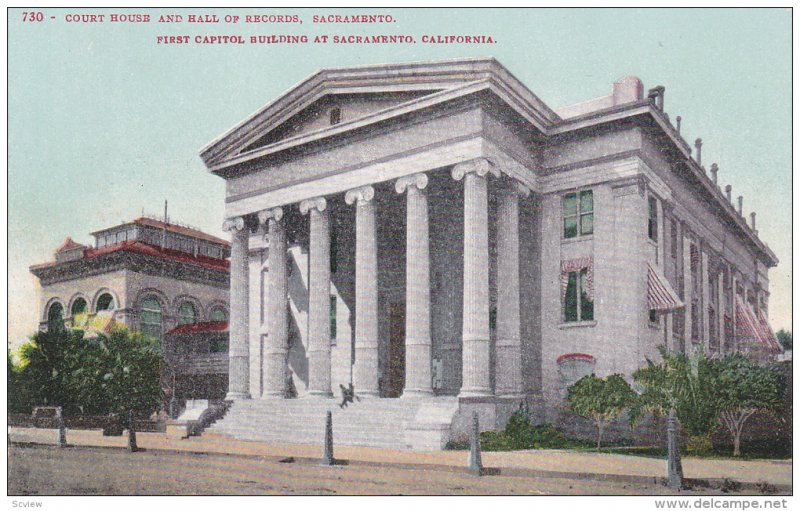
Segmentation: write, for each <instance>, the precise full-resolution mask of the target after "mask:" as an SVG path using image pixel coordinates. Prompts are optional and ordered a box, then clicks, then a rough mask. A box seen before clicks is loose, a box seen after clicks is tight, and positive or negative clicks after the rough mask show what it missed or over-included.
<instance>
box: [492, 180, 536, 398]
mask: <svg viewBox="0 0 800 511" xmlns="http://www.w3.org/2000/svg"><path fill="white" fill-rule="evenodd" d="M529 193H530V190H528V189H527V188H526V187H525V186H523V185H521V184H520V183H517V182H514V183H508V184H507V186H505V187H503V189H501V190H500V192H499V197H498V203H497V340H496V344H495V351H496V356H495V382H496V385H495V386H496V389H497V394H498V395H500V396H507V397H521V396H524V391H523V385H522V345H521V342H522V341H521V340H520V312H519V197H520V195H522V196H527V195H528V194H529Z"/></svg>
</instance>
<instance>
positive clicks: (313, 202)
mask: <svg viewBox="0 0 800 511" xmlns="http://www.w3.org/2000/svg"><path fill="white" fill-rule="evenodd" d="M327 207H328V201H327V200H325V197H314V198H313V199H306V200H304V201H301V202H300V213H302V214H304V215H307V214H308V212H309V211H311V210H312V209H316V210H317V211H319V212H320V213H322V212H323V211H325V208H327Z"/></svg>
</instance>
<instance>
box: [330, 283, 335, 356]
mask: <svg viewBox="0 0 800 511" xmlns="http://www.w3.org/2000/svg"><path fill="white" fill-rule="evenodd" d="M330 315H331V316H330V318H331V319H330V321H331V344H336V295H331V312H330Z"/></svg>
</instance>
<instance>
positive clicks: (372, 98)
mask: <svg viewBox="0 0 800 511" xmlns="http://www.w3.org/2000/svg"><path fill="white" fill-rule="evenodd" d="M438 90H440V89H433V90H415V91H396V92H368V93H350V94H327V95H325V96H323V97H322V98H320V99H318V100H316V101H314V102H313V103H312V104H310V105H308V106H307V107H306V108H304V109H303V110H302V111H300V112H299V113H297V114H296V115H294V116H293V117H291V118H289V119H287V120H286V121H285V122H283V123H282V124H280V125H278V126H276V127H275V128H273V129H271V130H270V131H268V132H267V133H265V134H264V135H261V136H259V137H258V138H257V139H256V140H254V141H253V142H251V143H250V144H248V145H246V146H245V147H244V148H243V149H242V150H241V151H239V154H245V153H247V152H250V151H252V150H255V149H258V148H261V147H266V146H268V145H270V144H274V143H276V142H280V141H281V140H286V139H289V138H292V137H296V136H299V135H304V134H307V133H311V132H314V131H317V130H321V129H324V128H327V127H330V126H335V125H337V124H341V123H343V122H348V121H353V120H356V119H361V118H364V117H367V116H370V115H372V114H374V113H376V112H380V111H382V110H385V109H387V108H391V107H394V106H398V105H400V104H403V103H406V102H408V101H412V100H414V99H418V98H421V97H423V96H427V95H429V94H432V93H434V92H438Z"/></svg>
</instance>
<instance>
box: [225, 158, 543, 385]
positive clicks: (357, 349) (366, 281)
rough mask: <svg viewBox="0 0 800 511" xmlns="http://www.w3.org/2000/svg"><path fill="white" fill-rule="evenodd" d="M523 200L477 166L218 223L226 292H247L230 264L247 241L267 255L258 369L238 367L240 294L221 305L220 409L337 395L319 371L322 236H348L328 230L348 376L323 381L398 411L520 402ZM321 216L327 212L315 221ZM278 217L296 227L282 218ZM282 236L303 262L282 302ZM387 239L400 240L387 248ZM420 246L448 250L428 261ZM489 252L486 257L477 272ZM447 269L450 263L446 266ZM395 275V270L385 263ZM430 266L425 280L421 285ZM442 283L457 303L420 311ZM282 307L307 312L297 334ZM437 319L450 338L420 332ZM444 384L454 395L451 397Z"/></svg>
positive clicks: (324, 353)
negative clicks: (296, 362)
mask: <svg viewBox="0 0 800 511" xmlns="http://www.w3.org/2000/svg"><path fill="white" fill-rule="evenodd" d="M529 192H530V190H529V189H528V188H527V187H526V186H525V185H524V184H523V183H521V182H519V181H518V180H516V179H514V178H513V177H510V176H508V175H504V174H503V173H502V171H501V169H500V168H499V166H498V165H496V164H495V163H494V162H493V161H492V160H490V159H489V158H486V157H478V158H473V159H470V160H466V161H462V162H459V163H457V164H455V165H452V166H449V167H445V168H443V169H429V170H427V171H426V172H414V173H409V174H406V175H403V176H400V177H397V178H395V179H391V180H387V181H384V182H378V183H375V182H372V183H366V184H363V185H361V186H357V187H353V188H349V189H347V190H344V192H343V193H342V192H340V193H338V194H337V193H333V194H329V195H323V196H320V195H316V196H311V197H307V198H303V199H301V200H299V201H294V202H291V203H281V204H279V205H276V204H270V205H269V206H270V207H267V208H265V209H262V210H259V211H255V212H252V213H249V214H245V215H241V216H237V217H232V218H229V219H228V220H227V221H226V226H227V227H228V228H229V229H231V230H232V231H234V232H235V233H236V235H234V236H233V237H232V244H233V247H232V262H231V272H232V279H233V280H232V282H235V283H239V282H247V283H251V284H257V283H256V282H254V280H257V279H254V276H252V275H250V266H249V265H248V264H242V262H241V261H240V258H241V257H242V256H241V254H246V253H247V252H248V250H249V239H250V238H251V237H256V236H261V237H265V239H266V242H267V248H266V252H267V256H266V261H267V264H266V266H267V272H266V275H265V277H264V283H263V284H264V285H260V284H259V285H258V287H259V288H260V289H263V296H262V297H260V298H261V299H262V300H263V303H264V304H266V305H265V307H264V312H265V314H264V316H263V324H264V325H266V332H267V334H266V339H265V342H264V345H263V356H262V357H261V358H260V365H261V367H255V368H250V367H247V364H249V363H250V362H251V361H252V360H253V357H250V351H251V350H253V349H254V347H252V346H251V345H250V339H251V338H252V336H251V335H250V332H249V329H245V328H242V327H239V325H240V323H238V322H237V321H241V320H239V319H238V318H241V317H243V316H247V317H249V316H250V315H249V314H248V311H250V310H251V304H250V303H248V301H249V300H248V298H250V297H251V296H252V295H251V294H250V293H244V294H243V296H240V297H239V300H237V301H236V302H235V303H233V302H232V307H235V308H236V310H235V311H234V310H233V309H232V311H231V320H232V330H231V331H232V335H231V354H232V355H231V367H232V369H233V366H234V365H235V366H236V368H235V370H232V371H231V373H230V374H231V381H230V388H231V392H232V394H231V397H232V398H238V399H241V398H246V397H248V394H249V397H251V398H254V399H258V398H276V397H277V398H287V397H290V396H291V397H294V396H298V395H299V396H309V397H318V398H329V397H331V396H333V395H334V394H338V385H339V384H345V385H346V384H347V383H349V382H343V381H333V380H332V377H331V374H332V366H333V365H334V364H336V363H337V362H335V361H333V360H332V349H331V342H332V341H331V317H332V316H335V314H332V309H331V307H332V303H333V302H334V301H333V300H332V299H331V296H332V294H331V288H332V285H331V282H332V281H331V261H332V258H333V259H338V258H339V256H338V253H337V254H333V255H332V254H331V246H332V244H331V227H330V226H331V223H334V224H344V225H348V224H349V225H354V229H353V234H354V236H353V234H350V235H347V234H345V235H344V236H342V234H344V231H346V229H340V230H341V231H343V232H342V233H339V235H338V236H337V243H336V245H337V246H336V251H337V252H350V254H351V255H350V256H349V258H351V259H352V260H353V262H354V264H353V266H354V267H353V268H352V271H351V272H350V273H351V274H352V275H345V273H346V270H345V272H341V271H340V273H339V275H338V279H339V280H350V281H353V282H354V292H353V293H352V297H351V296H348V295H349V293H347V292H346V291H345V290H344V289H342V290H341V291H339V293H338V296H341V298H342V301H343V302H344V303H345V305H346V306H347V307H348V308H349V309H350V310H352V311H353V312H354V314H353V317H354V325H353V326H354V334H353V336H352V342H353V346H352V353H353V356H352V358H351V359H350V360H345V363H348V362H351V363H352V371H350V368H344V371H342V369H343V368H342V367H339V368H338V369H339V371H337V372H338V373H340V374H341V373H342V372H344V373H348V372H351V374H352V383H353V384H354V387H355V389H356V393H357V394H358V395H359V396H361V397H380V396H384V397H389V396H396V395H398V394H399V395H401V396H402V397H403V398H406V399H408V398H414V397H427V396H434V395H440V394H443V395H447V394H450V395H453V394H456V395H458V396H460V397H463V398H491V397H493V396H508V397H514V398H522V399H524V397H525V392H524V388H523V379H522V374H521V367H522V365H523V362H522V352H521V349H520V346H521V330H520V328H521V326H520V290H519V278H518V276H519V232H518V230H519V227H518V226H519V207H518V201H519V199H520V197H526V196H527V195H528V194H529ZM329 204H335V205H337V207H336V208H329ZM454 205H455V206H456V207H455V208H454V207H453V206H454ZM288 211H297V212H298V213H299V214H297V215H288V214H285V212H288ZM431 211H433V212H434V214H438V215H440V216H439V217H437V218H436V219H434V222H433V223H434V226H433V229H431V226H430V216H431ZM379 224H381V228H379ZM445 224H447V225H445ZM458 224H461V225H460V226H459V229H458V230H459V231H460V232H459V233H458V236H454V234H456V233H455V232H453V230H452V229H451V228H450V226H451V225H458ZM244 226H250V228H249V235H248V236H244V235H241V234H239V233H241V232H243V231H244V230H245V229H244ZM397 226H400V229H398V228H397ZM237 228H238V229H240V230H236V229H237ZM287 232H292V233H293V237H292V240H291V243H292V244H294V245H297V246H298V247H300V251H301V252H303V251H306V252H307V254H308V255H307V270H305V271H304V270H303V269H301V270H300V271H301V273H306V274H307V285H306V293H305V294H306V296H303V292H302V291H297V290H295V289H294V288H293V289H291V290H290V287H291V286H290V285H289V279H290V277H289V274H290V270H289V268H290V267H292V266H293V264H292V262H291V261H290V259H291V258H292V252H291V250H289V240H288V239H287ZM398 232H400V233H401V234H402V236H400V237H399V238H401V239H398V236H396V235H397V234H398ZM490 233H491V235H490ZM495 233H496V234H495ZM381 236H389V237H390V238H391V239H381ZM345 242H347V244H346V245H345ZM432 244H433V245H434V246H436V247H442V246H444V245H447V246H448V247H449V249H448V250H440V249H437V250H435V251H433V252H432V250H431V245H432ZM490 247H491V250H490ZM490 252H491V253H492V254H493V255H494V257H493V260H491V261H490ZM454 256H455V257H457V258H458V259H459V261H454V260H453V259H454ZM345 259H347V257H345ZM379 259H380V260H381V261H382V264H379ZM398 262H402V264H395V263H398ZM457 263H461V264H457ZM431 267H433V268H434V269H435V271H436V272H437V275H435V276H433V277H432V275H431ZM490 272H492V273H493V274H495V275H496V276H494V277H492V280H495V279H496V282H497V284H496V285H494V286H490ZM457 273H460V275H456V274H457ZM451 277H455V279H454V280H458V281H460V282H461V283H462V286H461V287H462V289H461V290H460V291H461V292H460V293H456V295H460V296H452V297H450V298H455V299H446V300H443V299H438V300H432V298H431V287H432V284H433V285H435V286H437V288H438V287H439V286H440V285H442V284H443V282H442V281H443V280H445V279H448V280H450V279H451ZM343 287H344V286H343ZM492 290H494V293H495V295H494V296H492V293H491V292H490V291H492ZM461 297H466V298H461ZM242 298H244V299H242ZM459 298H460V299H459ZM292 299H295V300H298V301H306V302H307V315H306V316H305V321H303V320H299V321H298V319H299V318H296V317H292V308H291V307H289V303H288V302H289V301H290V300H292ZM394 305H402V307H393V306H394ZM395 310H399V311H401V315H402V318H400V319H401V320H402V323H403V328H402V331H403V333H404V335H403V336H402V338H401V339H400V341H401V343H402V345H401V346H400V349H401V350H402V356H401V357H397V356H396V355H395V354H396V353H397V346H396V344H397V341H398V340H397V335H396V333H395V332H393V331H392V328H393V326H392V322H393V321H396V320H397V319H398V318H396V317H394V318H392V317H387V316H390V315H391V314H392V311H395ZM382 316H383V317H382ZM443 317H449V318H457V319H458V320H457V321H453V322H452V323H451V324H450V328H458V327H459V326H460V328H458V335H453V334H455V332H447V331H444V330H443V329H441V328H439V329H434V328H433V327H432V319H433V318H443ZM234 318H236V319H234ZM461 318H463V319H461ZM242 322H243V323H245V322H246V321H242ZM293 322H294V323H296V326H297V328H298V329H299V330H300V332H299V334H300V335H299V336H298V338H297V339H296V340H295V342H297V341H299V342H300V343H302V344H303V346H304V349H305V352H306V354H307V361H308V364H307V374H302V375H299V378H297V379H296V380H297V381H298V382H299V385H298V384H295V385H294V387H295V388H294V389H291V388H290V386H291V385H292V378H290V377H288V376H289V375H291V374H292V373H293V371H294V368H293V364H291V363H290V357H289V351H290V348H289V325H290V323H293ZM458 323H460V325H459V324H458ZM381 325H384V326H383V327H381ZM387 326H388V328H387ZM303 330H305V331H303ZM306 332H307V333H306ZM342 341H344V342H343V343H346V342H347V340H339V339H336V340H335V342H336V343H337V344H338V343H339V342H342ZM459 341H460V342H459ZM393 343H394V345H393ZM453 345H455V346H453ZM258 349H259V350H261V349H262V348H261V346H259V347H258ZM495 349H496V353H494V351H495ZM234 353H235V354H236V355H235V356H234ZM393 355H394V356H393ZM444 358H449V359H450V360H448V362H449V363H448V364H444V363H443V362H444V360H443V359H444ZM453 359H455V360H453ZM258 361H259V359H258V358H257V359H256V363H258ZM339 363H341V362H339ZM243 364H244V365H243ZM434 371H438V373H439V374H436V375H435V374H434ZM254 372H255V373H257V374H260V378H259V379H260V380H262V381H263V382H264V386H263V389H260V388H255V387H256V386H255V385H251V384H250V383H249V382H248V377H249V375H251V374H253V373H254ZM444 373H446V374H444ZM391 374H399V375H400V378H399V381H395V382H393V381H392V380H391V378H390V375H391ZM495 375H497V376H495ZM434 377H436V383H437V385H436V388H435V387H434ZM445 382H448V383H449V384H445ZM456 382H462V383H461V385H460V386H456V385H454V383H456ZM398 384H399V388H398ZM303 385H304V387H303ZM298 387H300V388H298ZM244 388H249V393H246V392H242V391H238V392H237V391H236V390H235V389H244ZM234 392H236V393H235V394H233V393H234Z"/></svg>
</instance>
